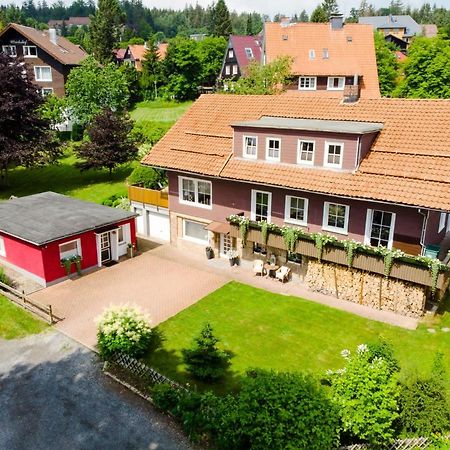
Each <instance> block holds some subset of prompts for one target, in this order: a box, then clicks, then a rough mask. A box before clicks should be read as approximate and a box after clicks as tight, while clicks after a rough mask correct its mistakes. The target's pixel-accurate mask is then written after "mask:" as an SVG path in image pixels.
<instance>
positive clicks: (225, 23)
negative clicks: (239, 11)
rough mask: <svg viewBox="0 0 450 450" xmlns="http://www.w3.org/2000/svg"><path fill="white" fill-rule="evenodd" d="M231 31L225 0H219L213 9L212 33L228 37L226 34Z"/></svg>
mask: <svg viewBox="0 0 450 450" xmlns="http://www.w3.org/2000/svg"><path fill="white" fill-rule="evenodd" d="M232 33H233V28H232V25H231V17H230V12H229V11H228V8H227V5H226V4H225V0H219V1H218V2H217V5H216V7H215V8H214V11H213V33H212V34H213V35H214V36H219V37H220V36H223V37H225V38H227V39H228V36H230V34H232Z"/></svg>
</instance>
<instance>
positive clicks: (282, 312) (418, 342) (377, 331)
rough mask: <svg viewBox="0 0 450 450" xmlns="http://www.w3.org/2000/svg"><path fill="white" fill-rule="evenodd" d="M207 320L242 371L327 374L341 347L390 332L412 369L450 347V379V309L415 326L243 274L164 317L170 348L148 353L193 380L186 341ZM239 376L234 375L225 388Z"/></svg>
mask: <svg viewBox="0 0 450 450" xmlns="http://www.w3.org/2000/svg"><path fill="white" fill-rule="evenodd" d="M206 322H210V323H211V324H212V326H213V328H214V331H215V334H216V335H217V337H219V338H220V339H221V341H222V342H223V345H224V346H225V347H226V348H228V349H229V350H231V351H232V352H233V353H234V355H235V356H234V358H233V359H232V371H233V372H234V376H239V375H240V374H243V373H245V371H246V369H248V368H253V367H258V368H265V369H276V370H286V371H311V372H314V373H317V374H321V373H323V372H324V371H325V370H327V369H337V368H339V367H342V361H343V360H342V358H341V356H340V352H341V350H343V349H345V348H348V349H350V350H354V349H355V348H356V346H357V345H358V344H361V343H367V342H371V341H375V340H377V338H378V337H383V338H384V339H386V340H388V341H389V342H391V343H392V345H393V346H394V349H395V354H396V356H397V357H398V359H399V360H400V363H401V366H402V369H403V370H402V374H403V375H404V376H408V374H410V373H413V372H416V371H417V372H418V373H425V374H426V373H427V372H428V371H429V369H430V368H431V364H432V360H433V356H434V354H435V352H436V351H437V350H440V351H443V352H444V353H445V358H446V360H445V362H446V365H447V367H448V375H449V381H450V352H449V348H450V332H448V333H445V332H443V331H442V330H441V328H442V327H445V326H447V327H450V312H449V310H447V311H446V312H445V313H444V314H443V315H442V316H441V317H440V318H438V319H436V320H435V321H434V323H433V327H434V328H435V329H436V330H437V331H436V333H434V334H432V333H430V332H429V331H427V326H425V325H420V327H419V328H418V329H417V330H415V331H408V330H404V329H402V328H398V327H394V326H390V325H386V324H383V323H380V322H375V321H371V320H367V319H364V318H361V317H359V316H355V315H353V314H349V313H346V312H343V311H339V310H336V309H332V308H329V307H326V306H323V305H319V304H317V303H313V302H310V301H307V300H303V299H300V298H296V297H290V296H284V295H277V294H273V293H270V292H267V291H264V290H260V289H256V288H253V287H251V286H247V285H243V284H240V283H236V282H231V283H229V284H227V285H225V286H224V287H222V288H221V289H218V290H217V291H215V292H213V293H212V294H210V295H208V296H207V297H205V298H203V299H202V300H200V301H199V302H198V303H196V304H195V305H193V306H191V307H190V308H188V309H186V310H184V311H182V312H180V313H179V314H177V315H176V316H175V317H173V318H171V319H169V320H167V321H166V322H164V323H162V324H160V325H159V326H158V327H157V329H158V331H159V332H160V333H161V334H162V336H163V344H162V348H161V349H160V350H157V351H156V352H155V353H154V354H151V355H150V356H149V357H147V361H148V362H149V363H150V364H151V365H152V366H154V367H155V368H157V369H158V370H160V371H161V372H162V373H164V374H166V375H168V376H170V377H172V378H174V379H176V380H178V381H181V382H190V383H192V380H191V379H189V377H188V376H187V375H186V373H185V371H184V368H183V364H182V363H181V354H180V349H182V348H186V347H188V346H190V344H191V341H192V339H193V337H194V336H196V335H198V333H199V332H200V329H201V328H202V325H203V324H204V323H206ZM428 326H430V325H428ZM234 384H235V379H233V378H232V377H230V378H229V379H227V380H225V386H221V387H219V389H218V390H219V391H223V390H226V389H227V388H232V387H233V386H234ZM199 387H200V388H202V386H199Z"/></svg>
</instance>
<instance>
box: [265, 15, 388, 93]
mask: <svg viewBox="0 0 450 450" xmlns="http://www.w3.org/2000/svg"><path fill="white" fill-rule="evenodd" d="M264 34H265V43H264V45H265V55H266V61H267V62H271V61H273V60H274V59H275V58H277V57H278V56H286V55H287V56H292V57H293V58H294V61H293V64H292V70H293V72H294V73H295V74H296V75H311V76H317V75H318V76H332V75H336V76H338V75H341V76H344V75H346V76H353V75H355V74H358V75H362V77H363V84H362V86H361V97H362V98H378V97H380V88H379V85H378V72H377V63H376V57H375V44H374V37H373V29H372V26H371V25H362V24H358V23H347V24H345V25H344V26H343V28H342V29H340V30H333V29H332V28H331V25H330V24H328V23H292V24H289V25H287V26H282V25H281V24H280V23H276V22H267V23H265V24H264ZM350 38H351V40H350ZM323 49H328V58H323ZM310 50H314V51H315V58H314V59H310V58H309V51H310ZM326 92H327V93H328V95H330V92H328V91H326ZM341 94H342V93H341Z"/></svg>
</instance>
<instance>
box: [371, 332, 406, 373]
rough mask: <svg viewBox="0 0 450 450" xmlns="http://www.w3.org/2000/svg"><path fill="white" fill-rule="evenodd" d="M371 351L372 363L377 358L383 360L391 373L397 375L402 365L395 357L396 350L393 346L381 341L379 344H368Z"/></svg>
mask: <svg viewBox="0 0 450 450" xmlns="http://www.w3.org/2000/svg"><path fill="white" fill-rule="evenodd" d="M367 348H368V350H369V355H370V356H369V361H370V362H372V361H373V360H374V359H375V358H382V359H383V360H384V361H385V362H386V365H387V367H388V369H389V372H391V373H395V372H399V371H400V363H399V362H398V359H397V358H396V357H395V355H394V349H393V348H392V345H391V344H390V343H389V342H387V341H385V340H383V339H380V340H379V341H377V342H371V343H369V344H367Z"/></svg>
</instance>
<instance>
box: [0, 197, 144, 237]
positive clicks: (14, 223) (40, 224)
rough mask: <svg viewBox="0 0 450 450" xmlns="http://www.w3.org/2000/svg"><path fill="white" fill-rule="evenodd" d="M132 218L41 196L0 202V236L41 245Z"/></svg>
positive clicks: (78, 202) (118, 211)
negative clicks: (13, 237) (4, 235)
mask: <svg viewBox="0 0 450 450" xmlns="http://www.w3.org/2000/svg"><path fill="white" fill-rule="evenodd" d="M135 216H136V214H134V213H132V212H129V211H125V210H123V209H118V208H111V207H109V206H103V205H98V204H96V203H90V202H85V201H83V200H77V199H74V198H71V197H67V196H65V195H62V194H57V193H56V192H42V193H40V194H35V195H28V196H26V197H20V198H14V199H11V200H6V201H3V202H0V232H3V233H5V234H8V235H11V236H15V237H17V238H19V239H22V240H24V241H27V242H31V243H32V244H36V245H44V244H48V243H49V242H53V241H57V240H59V239H63V238H65V237H69V236H74V235H76V234H80V233H84V232H86V231H90V230H96V229H99V228H104V227H107V226H110V225H114V224H115V223H117V222H119V221H121V220H125V219H129V218H132V217H135Z"/></svg>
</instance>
